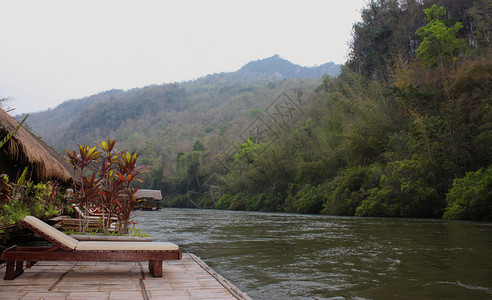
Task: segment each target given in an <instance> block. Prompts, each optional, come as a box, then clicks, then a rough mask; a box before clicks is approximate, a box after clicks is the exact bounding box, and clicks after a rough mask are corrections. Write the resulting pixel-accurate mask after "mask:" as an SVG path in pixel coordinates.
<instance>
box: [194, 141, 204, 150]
mask: <svg viewBox="0 0 492 300" xmlns="http://www.w3.org/2000/svg"><path fill="white" fill-rule="evenodd" d="M204 150H205V146H203V144H202V142H200V140H196V142H195V143H194V144H193V151H198V152H203V151H204Z"/></svg>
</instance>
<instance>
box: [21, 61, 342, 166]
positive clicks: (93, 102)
mask: <svg viewBox="0 0 492 300" xmlns="http://www.w3.org/2000/svg"><path fill="white" fill-rule="evenodd" d="M339 72H340V65H336V64H334V63H327V64H324V65H321V66H317V67H303V66H299V65H296V64H293V63H291V62H289V61H288V60H285V59H282V58H281V57H279V56H278V55H274V56H272V57H269V58H266V59H261V60H257V61H252V62H250V63H248V64H246V65H245V66H243V67H242V68H241V69H240V70H238V71H236V72H230V73H220V74H212V75H207V76H205V77H202V78H199V79H197V80H193V81H187V82H181V83H173V84H162V85H151V86H147V87H144V88H135V89H131V90H128V91H123V90H110V91H105V92H101V93H99V94H96V95H92V96H88V97H85V98H82V99H75V100H69V101H66V102H64V103H62V104H60V105H59V106H57V107H56V108H54V109H51V110H47V111H43V112H38V113H33V114H31V115H30V116H29V118H28V125H29V126H30V127H31V129H32V130H33V131H34V133H35V134H37V135H39V136H40V137H41V138H43V139H44V140H45V141H46V142H47V143H48V144H50V145H52V146H54V147H55V148H56V149H57V150H58V151H60V152H63V150H67V149H73V148H74V147H75V146H76V145H77V144H93V143H94V142H95V141H98V140H102V139H106V138H107V137H108V136H111V137H112V138H117V139H118V140H119V141H121V142H122V144H123V146H126V147H129V148H133V149H134V150H142V149H143V146H144V145H145V144H146V143H154V148H155V149H153V151H151V152H152V153H154V154H156V155H157V156H159V155H162V154H163V153H164V150H163V149H161V148H160V147H161V146H162V148H167V149H170V148H172V149H173V151H174V152H176V151H178V150H183V149H187V148H189V147H190V145H191V144H192V143H193V142H194V141H195V140H197V139H199V138H200V139H202V140H203V139H205V140H206V139H207V138H209V137H210V136H212V135H214V134H215V135H218V134H220V133H222V136H227V135H229V136H230V137H231V138H233V137H234V135H236V133H235V131H238V130H240V128H241V126H242V125H241V124H243V123H245V122H248V118H249V117H248V116H250V113H251V110H253V111H256V113H258V112H261V111H262V110H263V109H265V108H266V107H267V106H268V104H269V102H270V101H272V100H273V99H275V97H277V95H278V94H280V93H282V92H284V91H287V90H289V89H290V90H292V89H299V90H306V89H313V88H314V87H315V86H316V85H317V84H318V83H319V82H320V80H321V77H322V76H323V75H324V74H327V75H329V76H337V75H338V73H339ZM17 117H18V118H20V117H22V116H17ZM226 129H228V132H226V131H227V130H226ZM163 130H165V132H163ZM168 152H169V151H168Z"/></svg>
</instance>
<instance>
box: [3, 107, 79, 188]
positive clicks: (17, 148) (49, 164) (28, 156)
mask: <svg viewBox="0 0 492 300" xmlns="http://www.w3.org/2000/svg"><path fill="white" fill-rule="evenodd" d="M18 124H19V123H18V122H17V121H16V120H15V119H14V118H13V117H11V116H10V115H9V114H7V113H6V112H5V111H4V110H3V109H1V108H0V139H3V138H4V137H5V136H6V135H7V134H9V133H11V132H13V131H14V130H15V128H16V127H17V125H18ZM0 159H1V160H3V163H5V160H6V161H7V162H6V163H7V166H6V167H7V168H9V169H11V170H19V169H20V171H21V172H22V170H23V169H24V168H25V167H26V166H28V167H29V172H30V173H31V176H32V177H33V180H38V181H46V180H50V179H56V180H58V181H60V182H64V183H68V182H69V181H71V180H73V179H74V178H75V173H74V171H73V168H72V167H71V166H70V165H69V164H68V163H67V162H66V161H65V159H64V158H63V156H61V155H60V154H59V153H57V152H56V151H55V150H53V149H52V148H51V147H49V146H48V145H46V144H45V143H44V142H43V141H41V140H40V139H38V138H37V137H36V136H35V135H33V134H32V133H31V132H29V131H28V130H27V129H25V128H24V127H21V128H19V130H18V131H17V132H16V134H15V135H14V136H13V137H12V138H11V139H10V140H9V141H8V142H7V144H5V145H4V146H3V147H2V148H1V149H0ZM4 167H5V166H4ZM76 181H78V180H76Z"/></svg>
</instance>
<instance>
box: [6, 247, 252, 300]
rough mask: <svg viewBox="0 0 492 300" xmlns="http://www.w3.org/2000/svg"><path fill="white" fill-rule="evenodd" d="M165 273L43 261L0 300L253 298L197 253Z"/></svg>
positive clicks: (129, 265) (134, 265) (141, 266)
mask: <svg viewBox="0 0 492 300" xmlns="http://www.w3.org/2000/svg"><path fill="white" fill-rule="evenodd" d="M4 273H5V264H4V265H3V266H2V268H1V272H0V275H1V276H2V278H3V274H4ZM163 273H164V274H163V277H162V278H154V277H152V275H151V274H150V273H149V271H148V269H147V263H143V262H141V263H138V262H63V261H54V262H38V263H37V264H36V265H35V266H33V267H32V268H30V269H26V270H25V271H24V274H22V275H21V276H19V277H18V278H16V279H15V280H3V279H0V299H9V300H11V299H91V300H98V299H145V300H147V299H173V300H174V299H176V300H179V299H241V300H242V299H245V300H249V299H250V298H249V297H248V296H247V295H246V294H245V293H243V292H241V291H240V290H239V289H237V288H236V287H235V286H234V285H232V284H231V283H229V282H228V281H227V280H225V279H224V278H223V277H221V276H220V275H219V274H217V273H216V272H215V271H214V270H212V269H211V268H210V267H208V266H207V265H206V264H205V263H204V262H203V261H201V260H200V259H199V258H197V257H196V256H194V255H193V254H189V253H183V259H182V260H179V261H164V262H163Z"/></svg>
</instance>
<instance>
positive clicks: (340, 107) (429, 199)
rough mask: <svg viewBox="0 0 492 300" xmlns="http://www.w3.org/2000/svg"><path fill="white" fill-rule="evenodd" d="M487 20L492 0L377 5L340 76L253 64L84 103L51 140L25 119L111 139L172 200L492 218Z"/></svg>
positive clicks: (67, 138) (356, 33)
mask: <svg viewBox="0 0 492 300" xmlns="http://www.w3.org/2000/svg"><path fill="white" fill-rule="evenodd" d="M491 15H492V1H491V0H474V1H472V0H461V1H458V0H447V1H444V0H442V1H437V0H427V1H426V0H423V1H418V0H405V1H397V0H379V1H371V2H370V3H369V4H368V6H367V7H366V8H364V9H363V10H362V12H361V16H362V20H361V21H360V22H358V23H356V24H354V26H353V39H352V42H351V45H350V47H351V51H350V55H349V59H348V61H347V63H346V64H345V65H344V66H343V67H342V70H341V73H340V75H339V76H337V77H334V76H324V77H323V78H322V80H316V79H309V78H307V77H309V76H310V75H309V76H308V75H306V76H304V77H305V78H302V79H299V78H297V79H294V77H290V76H282V75H281V73H279V72H273V73H269V72H261V70H260V71H258V68H257V67H258V64H254V63H253V64H251V65H249V66H248V65H247V67H246V66H245V68H243V69H242V74H243V75H244V74H248V75H250V76H239V73H235V74H234V75H233V76H232V75H228V74H215V75H209V76H207V77H204V78H201V79H198V80H196V81H193V82H185V83H179V84H167V85H162V86H154V87H147V88H144V89H135V90H132V91H127V92H123V91H109V92H105V93H102V94H100V95H96V96H92V98H91V97H89V98H86V99H84V101H86V106H87V107H86V109H84V110H83V111H82V112H80V109H79V110H73V113H74V117H73V119H72V120H71V121H70V122H68V121H64V122H60V123H61V124H62V125H63V126H64V128H62V129H60V131H58V132H57V131H55V130H53V129H52V128H50V130H53V132H56V135H52V136H50V137H48V136H45V135H44V133H43V130H41V127H40V126H36V125H35V123H31V126H32V128H33V129H35V130H39V133H40V134H41V135H42V136H43V137H44V138H45V139H46V140H47V141H49V142H50V143H52V144H54V145H56V146H57V147H58V148H63V147H64V148H68V149H70V148H74V146H75V145H76V144H92V143H93V141H94V140H101V139H104V137H107V136H111V137H112V138H116V139H118V140H119V142H120V143H121V144H122V145H123V146H124V147H125V148H128V149H132V148H133V149H135V150H136V151H137V152H139V153H142V160H141V161H143V162H144V163H145V164H150V165H152V168H153V169H152V171H151V172H149V173H148V174H147V176H146V178H145V180H144V187H146V188H152V189H161V190H162V191H163V194H164V195H165V198H166V204H167V205H169V206H179V207H204V208H217V209H235V210H260V211H280V212H298V213H323V214H329V215H346V216H353V215H357V216H386V217H426V218H442V217H444V218H450V219H473V220H492V96H491V95H492V49H491V47H490V38H491V31H492V24H491V22H492V21H491V20H492V18H491V17H490V16H491ZM320 38H322V37H320ZM267 62H269V63H271V62H277V63H281V64H282V66H284V65H285V70H286V71H289V72H292V71H293V72H296V73H302V74H308V73H309V72H308V71H307V70H302V69H300V68H299V67H297V68H294V69H292V68H291V67H289V66H288V65H287V64H284V62H283V61H282V60H281V59H280V58H279V57H277V56H274V57H272V58H270V59H269V60H268V61H267ZM325 73H327V72H325ZM252 74H254V75H255V76H251V75H252ZM279 74H280V75H279ZM330 75H333V74H330ZM205 99H206V101H205ZM72 104H73V103H71V102H67V103H65V104H63V105H65V106H66V107H67V113H66V114H67V115H68V114H70V113H71V110H70V109H71V108H70V107H71V105H72ZM48 113H49V112H48ZM33 118H34V119H35V116H34V115H33ZM59 118H66V115H65V116H59ZM41 123H42V122H41ZM54 137H58V138H56V139H55V138H54Z"/></svg>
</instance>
